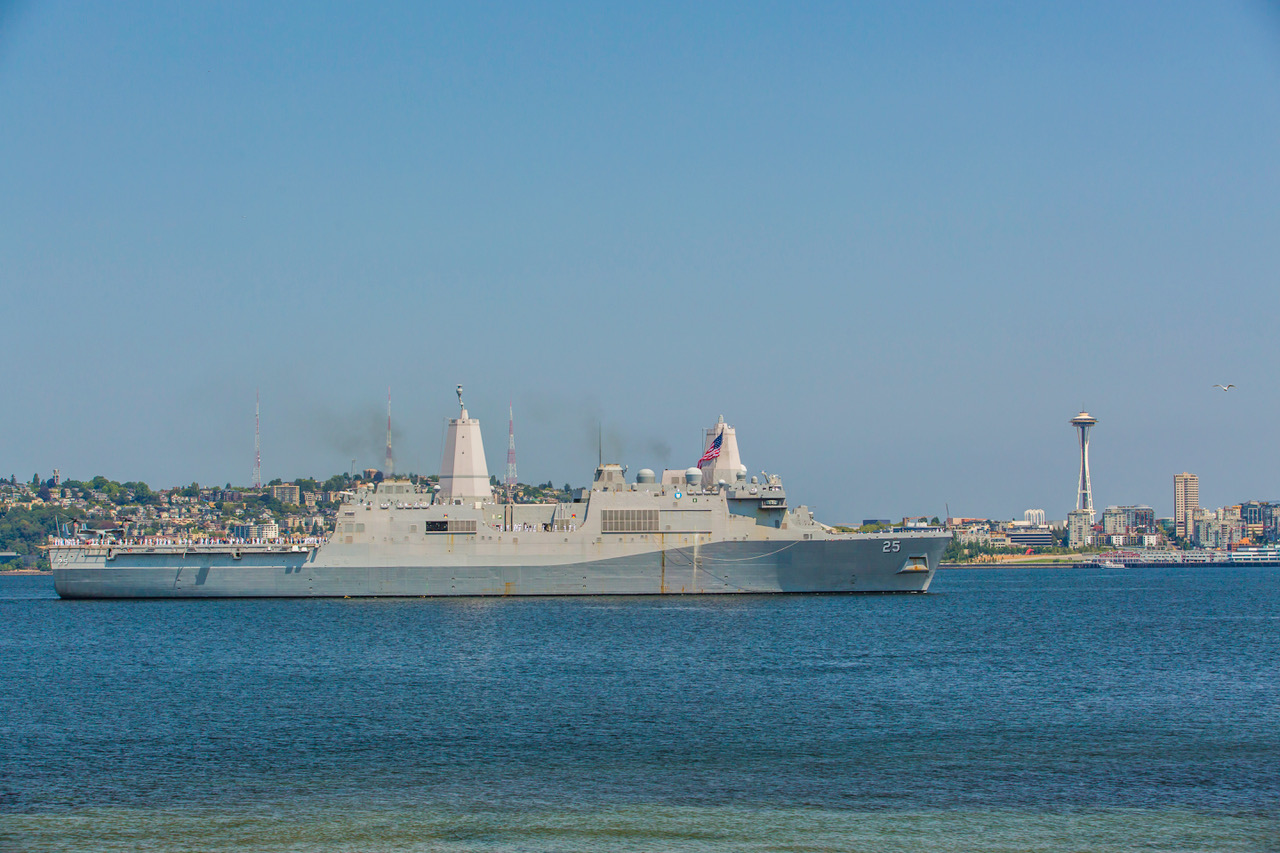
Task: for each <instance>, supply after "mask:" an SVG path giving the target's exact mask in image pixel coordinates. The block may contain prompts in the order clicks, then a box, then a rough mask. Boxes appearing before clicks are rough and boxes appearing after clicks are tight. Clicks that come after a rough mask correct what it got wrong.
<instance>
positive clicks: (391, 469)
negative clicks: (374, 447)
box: [386, 387, 396, 477]
mask: <svg viewBox="0 0 1280 853" xmlns="http://www.w3.org/2000/svg"><path fill="white" fill-rule="evenodd" d="M386 467H387V476H388V477H390V476H391V475H392V474H393V473H395V470H396V463H395V460H394V459H393V458H392V457H391V388H390V387H388V388H387V466H386Z"/></svg>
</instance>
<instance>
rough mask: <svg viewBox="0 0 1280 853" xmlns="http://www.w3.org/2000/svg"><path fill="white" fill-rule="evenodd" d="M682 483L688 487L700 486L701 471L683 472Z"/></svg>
mask: <svg viewBox="0 0 1280 853" xmlns="http://www.w3.org/2000/svg"><path fill="white" fill-rule="evenodd" d="M684 481H685V482H686V483H688V484H689V485H690V486H701V485H702V469H701V468H690V469H689V470H687V471H685V472H684Z"/></svg>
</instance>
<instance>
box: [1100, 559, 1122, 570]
mask: <svg viewBox="0 0 1280 853" xmlns="http://www.w3.org/2000/svg"><path fill="white" fill-rule="evenodd" d="M1098 568H1100V569H1123V568H1126V566H1125V564H1124V563H1117V562H1116V561H1115V560H1101V561H1099V563H1098Z"/></svg>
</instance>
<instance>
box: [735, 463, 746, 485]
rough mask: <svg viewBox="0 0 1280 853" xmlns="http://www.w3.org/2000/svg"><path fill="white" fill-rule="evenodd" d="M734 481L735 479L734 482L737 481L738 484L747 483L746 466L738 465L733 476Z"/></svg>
mask: <svg viewBox="0 0 1280 853" xmlns="http://www.w3.org/2000/svg"><path fill="white" fill-rule="evenodd" d="M734 479H735V480H737V481H738V482H739V483H745V482H746V481H747V466H746V465H739V466H738V470H737V471H736V472H735V474H734Z"/></svg>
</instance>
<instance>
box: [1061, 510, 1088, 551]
mask: <svg viewBox="0 0 1280 853" xmlns="http://www.w3.org/2000/svg"><path fill="white" fill-rule="evenodd" d="M1092 543H1093V510H1091V509H1073V510H1071V512H1069V513H1067V547H1068V548H1081V547H1083V546H1085V545H1090V544H1092Z"/></svg>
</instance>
